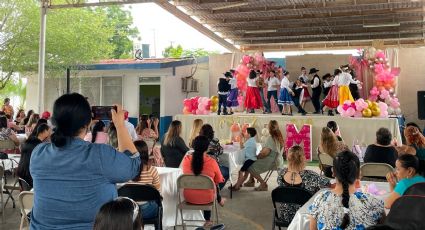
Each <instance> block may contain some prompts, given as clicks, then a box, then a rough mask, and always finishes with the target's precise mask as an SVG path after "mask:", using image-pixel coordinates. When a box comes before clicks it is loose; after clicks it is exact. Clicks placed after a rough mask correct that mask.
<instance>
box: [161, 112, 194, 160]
mask: <svg viewBox="0 0 425 230" xmlns="http://www.w3.org/2000/svg"><path fill="white" fill-rule="evenodd" d="M181 132H182V123H181V122H180V121H178V120H174V121H172V122H171V124H170V127H169V128H168V131H167V133H165V135H164V138H163V139H162V141H161V154H162V158H163V159H164V162H165V165H166V166H167V167H171V168H178V167H180V163H181V162H182V159H183V157H184V155H185V154H186V153H187V151H189V148H188V147H187V146H186V144H185V143H184V140H183V138H181V137H180V135H181Z"/></svg>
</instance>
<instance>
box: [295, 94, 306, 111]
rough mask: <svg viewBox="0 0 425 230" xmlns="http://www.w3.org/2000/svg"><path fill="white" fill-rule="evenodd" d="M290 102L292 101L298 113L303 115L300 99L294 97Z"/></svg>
mask: <svg viewBox="0 0 425 230" xmlns="http://www.w3.org/2000/svg"><path fill="white" fill-rule="evenodd" d="M292 100H293V101H294V105H295V107H297V109H298V112H301V113H305V110H304V109H303V108H302V107H301V105H300V97H294V98H292Z"/></svg>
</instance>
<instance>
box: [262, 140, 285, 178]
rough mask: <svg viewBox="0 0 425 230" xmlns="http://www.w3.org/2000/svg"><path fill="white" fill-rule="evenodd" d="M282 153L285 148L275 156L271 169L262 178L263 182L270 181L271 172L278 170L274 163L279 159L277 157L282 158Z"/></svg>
mask: <svg viewBox="0 0 425 230" xmlns="http://www.w3.org/2000/svg"><path fill="white" fill-rule="evenodd" d="M284 151H285V148H282V149H281V150H280V152H279V154H277V155H276V158H275V159H274V162H273V166H272V168H271V169H270V170H269V171H268V172H267V173H266V176H265V177H264V178H263V180H264V182H266V183H267V181H268V180H269V179H270V177H271V175H272V174H273V172H274V171H277V170H278V168H277V164H276V162H277V159H279V156H282V157H283V153H284Z"/></svg>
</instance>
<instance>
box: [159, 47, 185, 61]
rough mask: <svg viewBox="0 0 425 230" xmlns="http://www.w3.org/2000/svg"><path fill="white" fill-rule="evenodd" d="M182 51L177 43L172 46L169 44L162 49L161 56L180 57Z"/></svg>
mask: <svg viewBox="0 0 425 230" xmlns="http://www.w3.org/2000/svg"><path fill="white" fill-rule="evenodd" d="M182 53H183V47H182V46H181V45H177V46H176V47H174V46H173V45H170V46H168V47H166V48H165V49H164V51H163V52H162V56H164V57H166V58H180V57H181V56H182Z"/></svg>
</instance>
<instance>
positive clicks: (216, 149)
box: [199, 124, 229, 189]
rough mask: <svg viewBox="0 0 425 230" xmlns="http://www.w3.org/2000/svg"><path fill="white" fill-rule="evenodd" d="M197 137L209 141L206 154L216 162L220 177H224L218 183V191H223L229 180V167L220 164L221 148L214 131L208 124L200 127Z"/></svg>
mask: <svg viewBox="0 0 425 230" xmlns="http://www.w3.org/2000/svg"><path fill="white" fill-rule="evenodd" d="M199 136H205V137H207V138H208V140H209V141H210V146H209V147H208V152H207V153H208V154H209V155H210V156H211V157H212V158H214V159H215V160H216V161H217V163H218V166H219V167H220V171H221V175H223V177H224V182H223V183H220V185H219V187H220V189H223V187H224V185H225V184H226V182H227V180H228V179H229V167H227V166H225V165H223V164H220V156H221V155H222V154H223V147H221V144H220V141H219V140H218V139H217V138H215V137H214V130H213V127H212V126H211V125H210V124H204V125H203V126H202V127H201V130H200V131H199Z"/></svg>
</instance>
